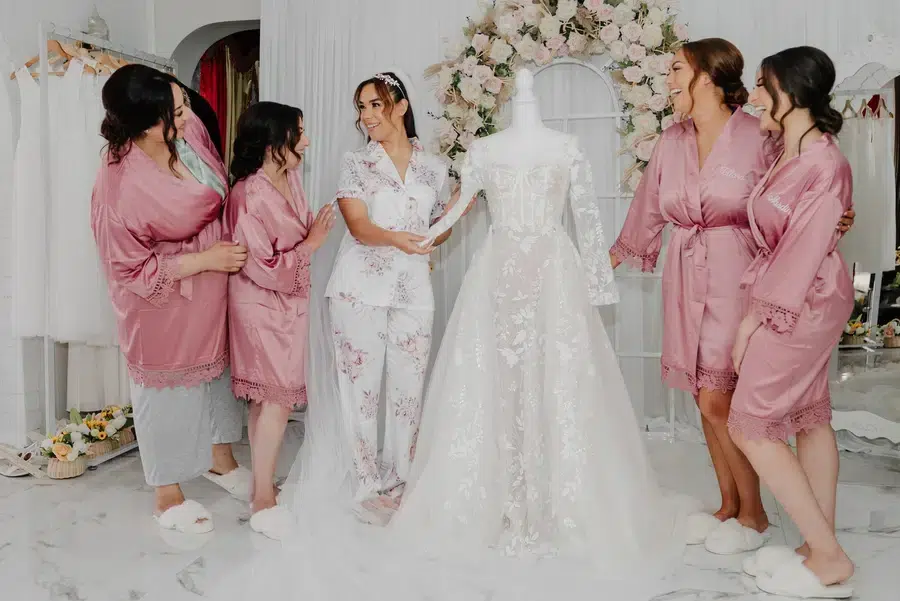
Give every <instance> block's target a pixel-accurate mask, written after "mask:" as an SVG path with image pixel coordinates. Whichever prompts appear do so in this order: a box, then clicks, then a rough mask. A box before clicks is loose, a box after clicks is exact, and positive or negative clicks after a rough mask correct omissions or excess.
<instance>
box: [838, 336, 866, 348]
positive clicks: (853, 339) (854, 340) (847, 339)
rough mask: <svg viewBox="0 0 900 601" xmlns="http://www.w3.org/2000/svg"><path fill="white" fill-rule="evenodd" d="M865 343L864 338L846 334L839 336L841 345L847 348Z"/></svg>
mask: <svg viewBox="0 0 900 601" xmlns="http://www.w3.org/2000/svg"><path fill="white" fill-rule="evenodd" d="M865 343H866V337H865V336H850V335H848V334H844V335H843V336H841V344H845V345H847V346H860V345H862V344H865Z"/></svg>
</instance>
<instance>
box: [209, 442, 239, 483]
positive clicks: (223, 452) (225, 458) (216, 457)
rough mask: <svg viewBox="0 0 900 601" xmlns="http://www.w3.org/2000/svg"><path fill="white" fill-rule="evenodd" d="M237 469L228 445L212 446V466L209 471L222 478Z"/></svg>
mask: <svg viewBox="0 0 900 601" xmlns="http://www.w3.org/2000/svg"><path fill="white" fill-rule="evenodd" d="M237 467H238V462H237V459H235V458H234V453H233V451H232V449H231V445H230V444H215V445H213V466H212V469H211V470H209V471H211V472H212V473H214V474H217V475H219V476H224V475H225V474H227V473H229V472H231V471H234V470H235V469H237Z"/></svg>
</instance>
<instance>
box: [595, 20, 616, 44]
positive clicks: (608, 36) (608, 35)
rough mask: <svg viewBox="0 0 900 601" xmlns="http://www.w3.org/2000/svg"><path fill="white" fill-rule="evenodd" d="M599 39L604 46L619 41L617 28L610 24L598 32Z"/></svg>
mask: <svg viewBox="0 0 900 601" xmlns="http://www.w3.org/2000/svg"><path fill="white" fill-rule="evenodd" d="M600 39H601V40H602V41H603V43H604V44H612V43H613V42H615V41H616V40H618V39H619V27H618V26H617V25H613V24H612V23H610V24H609V25H607V26H605V27H604V28H603V29H601V30H600Z"/></svg>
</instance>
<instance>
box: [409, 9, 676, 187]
mask: <svg viewBox="0 0 900 601" xmlns="http://www.w3.org/2000/svg"><path fill="white" fill-rule="evenodd" d="M676 17H677V0H496V1H495V2H494V4H493V6H492V7H490V8H489V9H488V10H487V11H486V12H485V14H484V16H483V17H482V18H481V20H480V21H477V22H476V21H473V20H471V19H470V20H469V23H468V25H467V26H466V28H465V29H464V30H463V31H464V34H465V42H464V43H463V44H462V45H461V46H460V47H457V48H454V49H451V51H450V52H449V53H448V54H449V57H448V59H447V60H446V61H444V62H442V63H439V64H437V65H434V66H432V67H431V68H429V69H428V71H427V72H426V76H428V77H435V76H436V77H437V79H438V85H437V95H438V100H439V101H440V103H441V105H442V106H443V113H442V114H441V115H440V116H439V117H438V126H437V134H438V143H439V146H440V149H439V151H440V153H441V154H443V155H444V156H446V157H447V158H448V159H449V160H450V161H451V164H452V165H453V171H454V173H458V171H459V166H460V164H461V162H462V159H463V157H464V156H465V153H466V150H467V149H468V147H469V145H470V144H471V143H472V141H473V140H474V139H476V138H480V137H484V136H488V135H491V134H493V133H495V132H496V131H498V130H499V129H501V124H500V123H499V110H500V107H501V106H503V104H505V103H506V102H507V101H508V100H509V99H510V98H511V97H512V95H513V93H514V91H515V90H514V83H513V82H514V78H513V74H514V72H515V70H516V69H517V68H519V67H520V66H523V65H525V64H529V63H533V64H536V65H538V66H539V67H545V66H547V65H548V64H550V63H551V62H553V61H554V60H559V59H566V58H572V59H582V60H584V59H588V58H590V57H591V56H594V55H600V54H607V55H609V57H610V59H611V63H610V64H609V66H608V71H609V73H610V76H611V78H612V80H613V81H614V82H615V83H616V85H617V86H618V88H619V96H620V101H621V104H622V110H623V113H624V115H625V116H624V117H623V119H622V123H623V127H622V131H621V132H620V133H621V135H622V140H623V146H622V152H623V153H624V154H629V155H631V156H633V157H634V159H635V161H634V164H633V165H632V166H631V167H630V168H629V169H628V170H627V171H626V173H625V182H626V183H627V185H628V187H629V188H631V189H632V190H634V189H635V188H636V187H637V184H638V182H639V181H640V178H641V174H642V172H643V168H644V166H645V165H646V162H647V160H649V158H650V154H651V152H652V151H653V147H654V146H655V145H656V141H657V140H658V139H659V135H660V133H661V132H662V130H663V129H664V128H665V127H667V126H668V125H669V124H670V123H671V122H672V121H673V120H674V117H673V115H672V110H671V107H670V105H669V102H668V91H667V89H666V85H665V77H666V74H667V73H668V71H669V65H670V63H671V59H672V56H673V53H674V51H675V48H676V47H677V46H678V45H679V44H680V43H682V42H684V41H685V40H686V39H687V28H686V27H685V26H684V25H682V24H680V23H678V22H677V19H676Z"/></svg>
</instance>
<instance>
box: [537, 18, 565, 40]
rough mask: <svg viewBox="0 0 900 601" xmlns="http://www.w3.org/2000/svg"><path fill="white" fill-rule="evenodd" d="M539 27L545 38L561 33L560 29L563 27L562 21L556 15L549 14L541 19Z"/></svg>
mask: <svg viewBox="0 0 900 601" xmlns="http://www.w3.org/2000/svg"><path fill="white" fill-rule="evenodd" d="M539 29H540V31H541V35H542V36H544V39H549V38H552V37H553V36H555V35H556V34H558V33H559V30H560V29H562V22H561V21H560V20H559V19H557V18H556V17H550V16H547V17H544V18H543V19H541V25H540V27H539Z"/></svg>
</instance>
